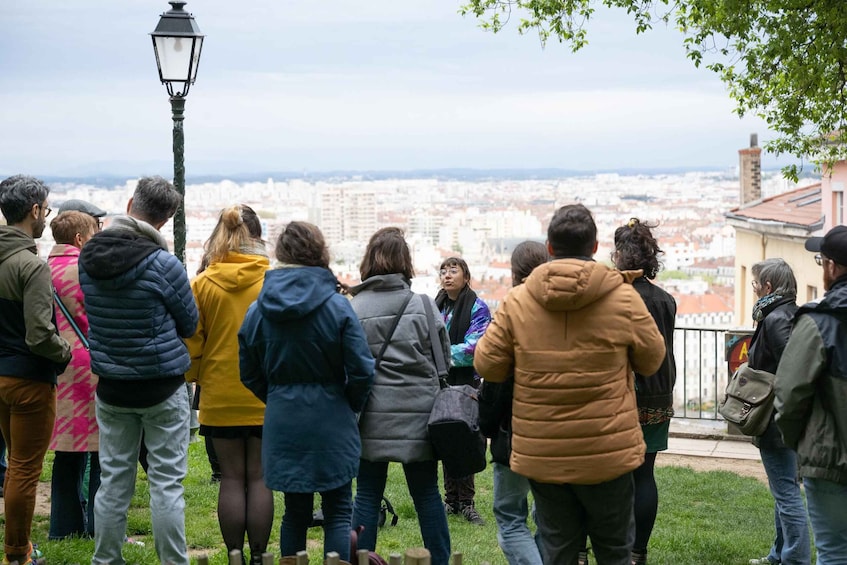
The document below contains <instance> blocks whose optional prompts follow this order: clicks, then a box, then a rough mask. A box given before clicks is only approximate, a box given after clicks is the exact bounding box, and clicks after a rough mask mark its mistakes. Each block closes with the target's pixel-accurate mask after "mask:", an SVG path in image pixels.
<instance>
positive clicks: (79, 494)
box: [49, 451, 100, 540]
mask: <svg viewBox="0 0 847 565" xmlns="http://www.w3.org/2000/svg"><path fill="white" fill-rule="evenodd" d="M89 461H90V462H91V467H90V469H89V473H88V485H87V487H88V497H87V498H86V497H85V496H83V494H84V490H85V489H84V488H83V487H84V486H85V485H84V481H85V467H86V465H87V464H88V462H89ZM98 488H100V458H99V457H98V454H97V452H96V451H94V452H92V453H88V452H84V451H83V452H71V451H57V452H56V456H55V457H54V459H53V479H52V481H51V484H50V533H49V538H50V539H51V540H60V539H64V538H67V537H70V536H79V537H82V536H88V537H93V536H94V497H95V496H96V495H97V489H98Z"/></svg>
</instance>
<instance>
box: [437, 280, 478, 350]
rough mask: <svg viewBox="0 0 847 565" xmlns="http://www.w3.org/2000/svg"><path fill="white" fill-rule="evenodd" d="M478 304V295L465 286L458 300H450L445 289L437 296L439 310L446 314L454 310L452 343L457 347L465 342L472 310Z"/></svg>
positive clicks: (451, 332) (451, 328) (451, 327)
mask: <svg viewBox="0 0 847 565" xmlns="http://www.w3.org/2000/svg"><path fill="white" fill-rule="evenodd" d="M475 302H476V293H475V292H474V291H473V290H471V287H469V286H465V288H463V289H462V290H461V291H460V292H459V296H457V297H456V300H455V301H454V300H450V297H449V296H447V291H446V290H444V289H443V288H442V289H441V290H439V291H438V294H437V295H436V296H435V305H436V306H438V310H439V311H440V312H441V313H442V314H445V313H446V312H448V311H449V310H450V309H452V310H453V318H452V319H451V320H450V331H449V334H450V343H451V344H453V345H455V344H457V343H462V342H463V341H465V334H466V333H468V329H470V327H471V310H473V305H474V303H475Z"/></svg>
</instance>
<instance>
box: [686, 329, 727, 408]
mask: <svg viewBox="0 0 847 565" xmlns="http://www.w3.org/2000/svg"><path fill="white" fill-rule="evenodd" d="M730 331H731V332H737V331H738V330H735V329H729V328H703V327H688V326H678V327H677V328H676V330H675V331H674V356H675V358H676V386H675V387H674V412H675V413H676V414H675V415H676V417H677V418H693V419H701V420H723V418H722V417H721V416H720V415H719V414H718V411H717V406H718V401H719V400H721V399H722V398H723V394H724V390H725V389H726V383H727V379H728V377H729V366H728V363H727V359H726V337H727V332H730Z"/></svg>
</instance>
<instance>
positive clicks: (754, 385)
mask: <svg viewBox="0 0 847 565" xmlns="http://www.w3.org/2000/svg"><path fill="white" fill-rule="evenodd" d="M774 378H775V377H774V374H773V373H768V372H767V371H760V370H758V369H751V368H750V367H749V365H748V364H747V363H742V364H741V366H740V367H738V369H737V370H736V371H735V373H734V374H733V375H732V377H731V378H730V379H729V382H728V383H727V385H726V397H725V398H724V400H723V402H721V403H720V405H719V406H718V412H720V414H721V416H723V417H724V419H725V420H726V421H727V422H732V423H733V424H735V425H736V426H738V429H739V430H741V433H743V434H744V435H748V436H760V435H762V434H763V433H765V429H767V427H768V423H769V422H770V419H771V413H772V412H773V401H774V388H773V384H774Z"/></svg>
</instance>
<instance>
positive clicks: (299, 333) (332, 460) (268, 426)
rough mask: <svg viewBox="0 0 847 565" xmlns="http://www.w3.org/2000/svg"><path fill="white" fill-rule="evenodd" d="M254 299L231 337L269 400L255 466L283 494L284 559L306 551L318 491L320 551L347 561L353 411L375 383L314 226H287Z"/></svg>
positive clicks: (245, 372) (355, 452)
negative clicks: (277, 263) (258, 463)
mask: <svg viewBox="0 0 847 565" xmlns="http://www.w3.org/2000/svg"><path fill="white" fill-rule="evenodd" d="M276 258H277V259H278V260H279V261H280V263H281V266H280V267H279V268H278V269H274V270H272V271H268V272H267V274H266V275H265V282H264V286H263V287H262V291H261V293H260V294H259V297H258V299H257V300H256V302H255V303H253V304H252V305H251V306H250V308H249V309H248V311H247V315H246V316H245V318H244V324H243V325H242V327H241V330H240V331H239V332H238V343H239V354H240V368H241V381H242V382H243V383H244V385H245V386H246V387H247V388H249V389H250V390H251V391H253V393H254V394H255V395H256V396H257V397H258V398H259V399H260V400H261V401H263V402H264V403H265V404H266V408H265V423H264V432H263V434H262V466H263V470H264V475H265V483H266V484H267V486H268V488H270V489H272V490H276V491H281V492H282V493H283V494H284V495H285V513H284V514H283V517H282V526H281V528H280V549H281V550H282V553H283V555H294V554H296V553H297V552H298V551H301V550H305V549H306V532H307V530H308V527H309V524H310V523H311V521H312V508H313V506H312V505H313V502H314V493H315V492H318V493H320V495H321V508H322V510H323V514H324V523H323V528H324V554H326V553H327V552H330V551H335V552H337V553H338V554H339V555H340V556H341V558H342V559H349V551H350V530H351V526H352V517H353V501H352V481H353V478H354V477H355V476H356V475H357V473H358V471H359V457H360V455H361V442H360V440H359V430H358V427H357V424H356V414H357V413H358V412H360V411H361V410H362V407H363V406H364V404H365V401H366V400H367V397H368V393H369V391H370V387H371V384H372V382H373V367H374V361H373V357H372V356H371V353H370V349H369V348H368V343H367V339H366V337H365V333H364V331H363V330H362V326H361V324H359V320H358V318H357V317H356V314H354V313H353V309H352V308H351V306H350V303H349V301H348V300H347V298H345V297H344V296H342V295H341V294H339V293H338V281H337V279H336V278H335V276H334V275H333V274H332V272H331V271H330V270H329V251H328V250H327V248H326V244H325V243H324V238H323V234H321V232H320V230H319V229H318V227H317V226H314V225H312V224H309V223H306V222H291V223H290V224H288V226H286V228H285V230H284V231H283V233H282V234H281V235H280V236H279V240H278V241H277V244H276Z"/></svg>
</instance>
